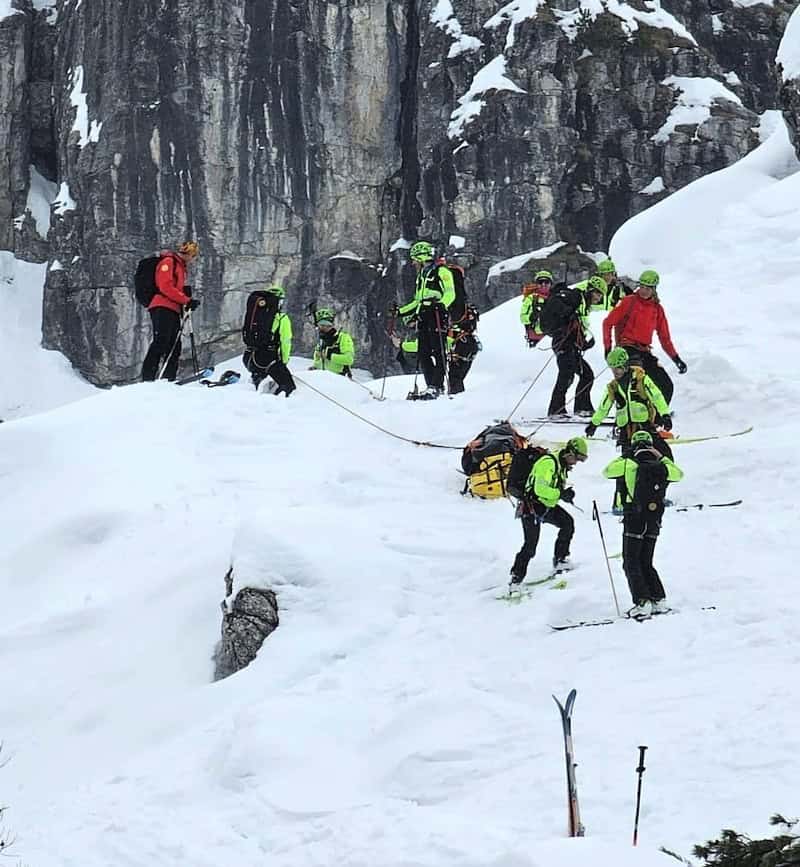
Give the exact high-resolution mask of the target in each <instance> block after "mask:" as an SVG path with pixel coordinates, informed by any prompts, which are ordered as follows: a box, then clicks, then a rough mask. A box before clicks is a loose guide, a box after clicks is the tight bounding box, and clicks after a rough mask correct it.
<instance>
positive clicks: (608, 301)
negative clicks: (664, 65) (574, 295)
mask: <svg viewBox="0 0 800 867" xmlns="http://www.w3.org/2000/svg"><path fill="white" fill-rule="evenodd" d="M592 276H594V277H601V278H602V280H603V282H604V283H605V284H606V288H605V291H604V292H603V298H602V300H601V301H599V302H598V303H597V304H593V305H592V307H591V309H592V311H595V310H603V311H606V312H608V311H609V310H613V309H614V308H615V307H616V306H617V304H619V302H620V301H622V299H623V298H624V297H625V296H626V295H631V294H632V293H633V289H631V288H630V287H629V286H627V285H626V284H625V283H623V282H622V281H621V280H620V279H619V278H618V277H617V266H616V265H615V264H614V262H613V261H612V260H611V259H603V260H602V262H598V263H597V266H596V267H595V271H594V274H593V275H592ZM588 285H589V281H588V280H582V281H581V282H580V283H576V284H575V288H576V289H582V290H583V289H585V288H586V287H587V286H588Z"/></svg>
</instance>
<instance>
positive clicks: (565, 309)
mask: <svg viewBox="0 0 800 867" xmlns="http://www.w3.org/2000/svg"><path fill="white" fill-rule="evenodd" d="M580 303H581V294H580V292H579V291H578V290H577V289H570V287H569V286H567V284H566V283H559V284H557V285H556V286H554V287H553V288H552V289H551V290H550V294H549V295H548V296H547V300H546V301H545V302H544V304H542V309H541V310H540V311H539V327H540V328H541V329H542V331H543V333H544V334H547V335H549V336H550V337H552V336H553V335H554V334H558V332H559V331H563V330H565V329H566V328H567V327H568V326H569V325H570V324H571V323H572V322H573V321H574V320H575V319H576V311H577V309H578V307H579V306H580Z"/></svg>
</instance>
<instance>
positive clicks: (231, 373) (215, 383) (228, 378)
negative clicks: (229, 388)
mask: <svg viewBox="0 0 800 867" xmlns="http://www.w3.org/2000/svg"><path fill="white" fill-rule="evenodd" d="M241 378H242V374H241V373H237V372H236V371H235V370H226V371H225V373H223V374H222V376H220V378H219V379H201V380H200V382H201V384H202V385H206V386H208V387H209V388H219V387H220V386H223V385H233V384H234V383H235V382H238V381H239V380H240V379H241Z"/></svg>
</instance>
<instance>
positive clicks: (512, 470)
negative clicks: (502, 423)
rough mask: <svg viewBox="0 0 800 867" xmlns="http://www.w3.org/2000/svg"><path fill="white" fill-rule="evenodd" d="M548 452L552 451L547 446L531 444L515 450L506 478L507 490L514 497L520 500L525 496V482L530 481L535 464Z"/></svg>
mask: <svg viewBox="0 0 800 867" xmlns="http://www.w3.org/2000/svg"><path fill="white" fill-rule="evenodd" d="M547 454H550V453H549V452H548V450H547V449H546V448H543V447H542V446H530V445H529V446H525V448H522V449H518V450H517V451H516V452H514V457H513V458H512V459H511V466H510V467H509V469H508V476H507V478H506V490H507V491H508V493H509V494H511V496H512V497H516V499H518V500H521V499H523V498H524V497H525V484H526V483H527V481H528V476H530V474H531V470H532V469H533V465H534V464H535V463H536V461H538V460H539V458H543V457H544V456H545V455H547ZM554 460H555V458H554Z"/></svg>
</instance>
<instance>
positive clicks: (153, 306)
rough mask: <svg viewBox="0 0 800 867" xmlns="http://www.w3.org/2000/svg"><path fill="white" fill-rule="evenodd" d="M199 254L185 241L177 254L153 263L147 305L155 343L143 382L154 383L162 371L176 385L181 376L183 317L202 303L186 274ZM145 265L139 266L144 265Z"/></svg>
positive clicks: (170, 253) (169, 253) (166, 254)
mask: <svg viewBox="0 0 800 867" xmlns="http://www.w3.org/2000/svg"><path fill="white" fill-rule="evenodd" d="M199 253H200V248H199V246H198V244H197V242H196V241H186V242H185V243H184V244H181V246H180V247H179V248H178V250H177V251H172V250H168V251H166V252H164V253H162V254H161V255H160V256H159V257H158V258H157V260H156V261H155V262H154V263H153V264H154V267H155V270H154V272H153V278H152V290H154V291H152V297H151V300H150V302H149V303H148V305H147V310H148V312H149V313H150V321H151V322H152V324H153V340H152V342H151V343H150V348H149V349H148V350H147V355H145V357H144V362H143V363H142V381H143V382H153V381H154V380H155V379H156V377H157V376H158V374H159V371H160V370H161V369H162V367H163V374H162V375H163V376H164V377H165V378H166V379H169V380H170V381H174V380H175V378H176V377H177V375H178V364H179V363H180V360H181V339H180V334H181V328H182V325H183V320H182V314H184V313H186V312H189V311H191V310H196V309H197V308H198V307H199V306H200V302H199V301H198V300H197V299H193V298H192V287H191V286H187V284H186V271H187V269H188V267H189V265H191V264H192V262H194V260H195V259H196V258H197V256H198V254H199ZM145 261H147V260H143V261H142V263H140V264H145ZM137 279H138V270H137ZM137 297H138V287H137Z"/></svg>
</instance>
